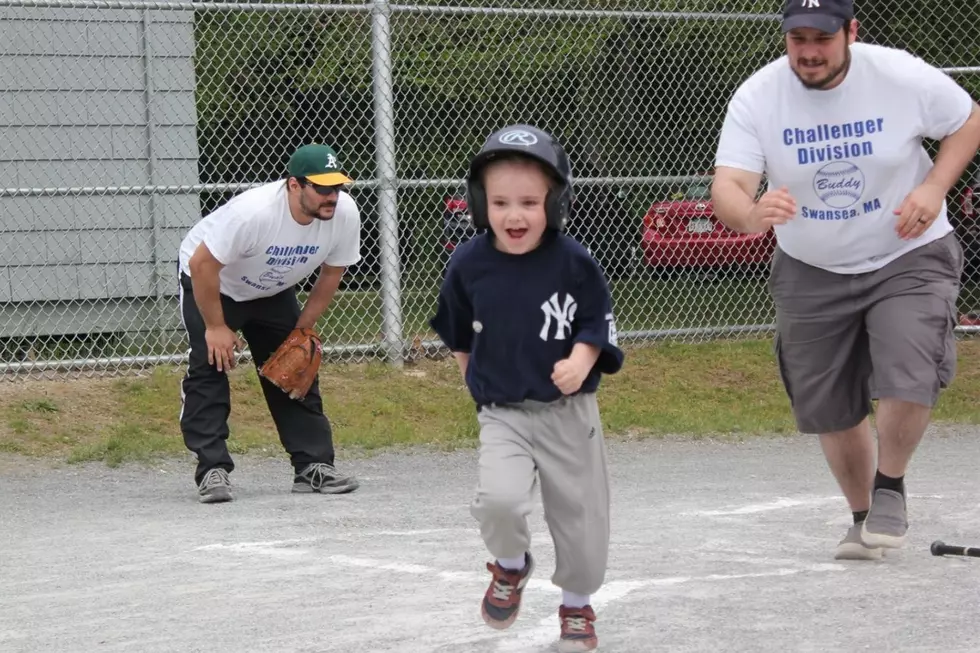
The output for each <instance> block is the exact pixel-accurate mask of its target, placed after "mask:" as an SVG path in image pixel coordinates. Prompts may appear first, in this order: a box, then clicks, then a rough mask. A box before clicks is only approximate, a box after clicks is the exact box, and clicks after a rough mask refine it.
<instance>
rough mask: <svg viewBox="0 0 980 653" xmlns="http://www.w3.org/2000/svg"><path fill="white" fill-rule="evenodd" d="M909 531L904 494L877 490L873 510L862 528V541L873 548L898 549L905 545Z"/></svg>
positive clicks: (881, 489)
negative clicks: (906, 534)
mask: <svg viewBox="0 0 980 653" xmlns="http://www.w3.org/2000/svg"><path fill="white" fill-rule="evenodd" d="M908 529H909V522H908V513H907V510H906V504H905V496H904V494H900V493H898V492H895V491H894V490H885V489H883V488H878V489H877V490H875V492H874V496H873V499H872V501H871V509H870V510H869V511H868V517H867V518H866V519H865V520H864V525H863V527H862V528H861V540H862V541H863V542H864V543H865V544H867V545H868V546H872V547H884V548H888V549H898V548H901V547H902V545H903V544H905V533H906V532H907V531H908Z"/></svg>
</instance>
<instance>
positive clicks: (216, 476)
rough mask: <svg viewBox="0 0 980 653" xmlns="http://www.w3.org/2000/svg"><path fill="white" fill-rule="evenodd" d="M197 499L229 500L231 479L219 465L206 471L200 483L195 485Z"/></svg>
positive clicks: (201, 500) (209, 500)
mask: <svg viewBox="0 0 980 653" xmlns="http://www.w3.org/2000/svg"><path fill="white" fill-rule="evenodd" d="M197 495H198V500H199V501H200V502H201V503H221V502H223V501H231V481H230V480H229V479H228V472H227V471H226V470H225V469H223V468H221V467H213V468H211V469H209V470H208V471H207V473H206V474H205V475H204V478H202V479H201V484H200V485H198V486H197Z"/></svg>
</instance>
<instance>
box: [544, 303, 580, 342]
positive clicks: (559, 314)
mask: <svg viewBox="0 0 980 653" xmlns="http://www.w3.org/2000/svg"><path fill="white" fill-rule="evenodd" d="M577 308H578V304H577V303H576V302H575V298H574V297H572V296H571V295H569V294H567V293H566V294H565V301H564V302H561V301H559V299H558V293H555V294H553V295H552V296H551V297H550V298H549V299H548V301H546V302H545V303H543V304H541V311H542V312H543V313H544V325H543V326H542V327H541V333H539V334H538V335H539V336H540V337H541V339H542V340H547V339H548V334H549V333H550V331H551V322H552V320H554V322H555V336H554V338H555V340H564V339H565V334H566V332H568V334H569V335H571V333H572V321H573V320H574V319H575V310H576V309H577Z"/></svg>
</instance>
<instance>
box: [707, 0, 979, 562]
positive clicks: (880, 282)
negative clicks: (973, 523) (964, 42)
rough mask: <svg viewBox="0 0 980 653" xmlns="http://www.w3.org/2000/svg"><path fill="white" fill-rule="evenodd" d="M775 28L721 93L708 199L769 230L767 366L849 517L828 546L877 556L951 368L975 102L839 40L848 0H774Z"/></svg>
mask: <svg viewBox="0 0 980 653" xmlns="http://www.w3.org/2000/svg"><path fill="white" fill-rule="evenodd" d="M782 31H783V34H784V35H785V39H786V41H785V45H786V53H787V54H786V56H784V57H781V58H780V59H778V60H776V61H774V62H772V63H770V64H768V65H767V66H765V67H763V68H762V69H760V70H759V71H757V72H756V73H755V74H753V75H752V76H751V77H750V78H749V79H747V80H746V81H745V82H744V83H743V84H742V85H741V86H739V88H738V89H737V90H736V92H735V93H734V95H733V96H732V98H731V100H730V103H729V106H728V111H727V114H726V116H725V121H724V124H723V127H722V131H721V134H720V138H719V145H718V153H717V157H716V168H715V176H714V181H713V185H712V199H713V201H714V209H715V214H716V215H717V216H718V218H719V219H720V220H721V221H722V222H724V223H725V224H726V225H727V226H729V227H730V228H732V229H734V230H736V231H739V232H743V233H762V232H765V231H767V230H769V229H774V231H775V234H776V240H777V244H778V247H777V249H776V252H775V255H774V258H773V261H772V268H771V276H770V281H769V288H770V292H771V294H772V297H773V300H774V302H775V305H776V326H777V333H776V340H775V353H776V358H777V361H778V369H779V373H780V377H781V379H782V382H783V385H784V387H785V389H786V393H787V395H788V396H789V400H790V403H791V405H792V409H793V413H794V415H795V418H796V422H797V426H798V428H799V429H800V431H802V432H804V433H816V434H819V436H820V444H821V447H822V449H823V452H824V455H825V456H826V459H827V462H828V464H829V466H830V469H831V472H832V473H833V475H834V478H835V479H836V480H837V482H838V484H839V485H840V488H841V490H842V491H843V494H844V497H845V498H846V500H847V502H848V504H849V506H850V509H851V513H852V516H853V525H852V526H851V527H850V528H849V529H848V532H847V534H846V535H845V536H844V538H843V539H842V540H841V541H840V543H839V544H838V547H837V552H836V555H835V557H836V558H838V559H859V560H868V559H877V558H880V557H881V555H882V552H883V549H885V548H898V547H901V546H902V545H903V543H904V540H905V535H906V532H907V530H908V515H907V508H906V497H907V494H906V490H905V473H906V470H907V468H908V466H909V463H910V460H911V458H912V455H913V453H914V452H915V450H916V448H917V446H918V444H919V442H920V440H921V438H922V436H923V434H924V433H925V430H926V427H927V426H928V423H929V419H930V414H931V409H932V407H933V406H934V405H935V403H936V401H937V398H938V396H939V393H940V390H941V389H942V388H945V387H947V386H948V385H949V384H950V382H951V381H952V379H953V376H954V372H955V369H956V342H955V339H954V331H953V329H954V327H955V324H956V298H957V295H958V293H959V284H960V276H961V273H962V266H963V254H962V251H961V249H960V246H959V243H958V242H957V241H956V237H955V235H954V234H953V233H952V226H951V225H950V222H949V220H948V217H947V210H946V201H945V198H946V193H947V192H948V191H949V189H950V188H951V187H952V186H953V185H954V184H955V183H956V181H957V180H958V179H959V177H960V176H961V175H962V174H963V171H964V170H965V168H966V166H967V165H968V164H969V162H970V161H971V160H972V158H973V157H974V156H975V154H976V153H977V148H978V147H980V107H977V105H976V103H975V102H973V100H972V99H971V98H970V96H969V95H968V94H967V93H966V92H965V91H964V90H963V89H962V88H960V87H959V86H958V85H957V84H956V83H955V82H954V81H953V80H952V79H951V78H950V77H949V76H948V75H946V74H945V73H943V72H942V71H941V70H939V69H937V68H934V67H933V66H931V65H929V64H927V63H926V62H924V61H923V60H921V59H919V58H917V57H915V56H913V55H911V54H909V53H907V52H904V51H901V50H895V49H891V48H884V47H879V46H874V45H869V44H863V43H856V42H855V41H856V36H857V23H856V22H855V21H854V10H853V6H852V2H851V1H850V0H821V1H820V2H819V3H817V2H802V1H801V0H787V2H786V4H785V6H784V10H783V25H782ZM923 138H928V139H933V140H936V141H939V143H940V146H939V153H938V155H937V157H936V160H935V162H933V161H932V160H931V159H930V158H929V155H928V153H927V152H926V151H925V149H924V148H923V147H922V145H921V141H922V139H923ZM763 175H767V176H768V192H766V193H765V194H763V195H762V196H761V198H758V199H756V197H757V195H758V189H759V184H760V182H761V179H762V176H763ZM872 400H877V401H878V406H877V419H876V425H877V431H878V442H877V451H876V447H875V439H874V436H873V435H872V432H871V426H870V422H869V419H868V416H869V415H870V414H871V409H872V404H871V402H872ZM876 454H877V461H876Z"/></svg>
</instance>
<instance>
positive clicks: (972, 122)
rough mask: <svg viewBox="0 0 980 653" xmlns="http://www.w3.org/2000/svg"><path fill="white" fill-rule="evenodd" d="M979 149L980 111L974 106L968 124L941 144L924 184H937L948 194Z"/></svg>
mask: <svg viewBox="0 0 980 653" xmlns="http://www.w3.org/2000/svg"><path fill="white" fill-rule="evenodd" d="M978 147H980V109H978V107H977V105H976V104H974V105H973V112H972V113H971V114H970V117H969V118H967V121H966V123H964V125H963V126H962V127H960V128H959V129H958V130H957V131H956V132H954V133H952V134H950V135H949V136H947V137H946V138H944V139H943V140H942V141H941V142H940V143H939V152H938V153H937V154H936V160H935V162H934V164H933V167H932V170H931V171H930V172H929V174H928V175H927V176H926V179H925V182H924V183H927V184H935V185H936V186H938V187H940V188H942V189H943V192H944V193H948V192H949V190H950V189H951V188H952V187H953V185H954V184H956V182H958V181H959V179H960V176H961V175H962V174H963V171H964V170H966V167H967V166H968V165H970V162H971V161H973V157H975V156H976V155H977V148H978Z"/></svg>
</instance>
